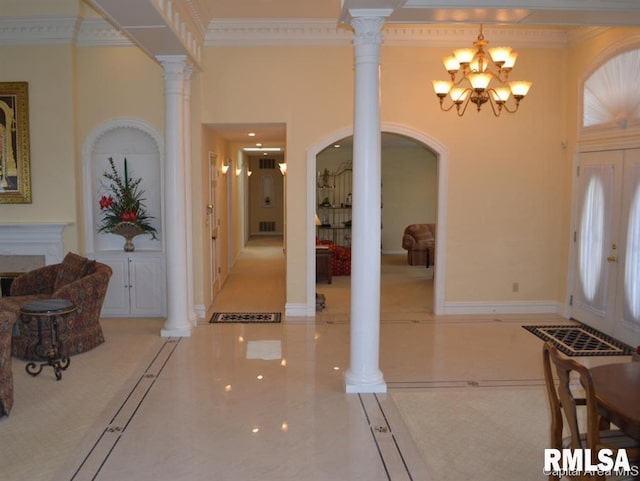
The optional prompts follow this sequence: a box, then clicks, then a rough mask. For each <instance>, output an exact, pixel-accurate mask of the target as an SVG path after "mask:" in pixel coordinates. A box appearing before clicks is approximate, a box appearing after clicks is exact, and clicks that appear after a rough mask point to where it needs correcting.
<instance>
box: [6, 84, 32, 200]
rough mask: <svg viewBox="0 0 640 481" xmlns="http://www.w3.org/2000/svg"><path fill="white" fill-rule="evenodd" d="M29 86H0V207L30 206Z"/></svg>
mask: <svg viewBox="0 0 640 481" xmlns="http://www.w3.org/2000/svg"><path fill="white" fill-rule="evenodd" d="M28 91H29V85H28V83H27V82H0V204H30V203H31V162H30V160H29V92H28Z"/></svg>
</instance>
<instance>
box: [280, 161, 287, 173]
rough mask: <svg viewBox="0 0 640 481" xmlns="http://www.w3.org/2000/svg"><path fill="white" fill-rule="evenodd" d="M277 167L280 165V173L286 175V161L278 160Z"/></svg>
mask: <svg viewBox="0 0 640 481" xmlns="http://www.w3.org/2000/svg"><path fill="white" fill-rule="evenodd" d="M278 167H280V173H281V174H282V175H287V163H286V162H280V163H279V164H278Z"/></svg>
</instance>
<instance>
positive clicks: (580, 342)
mask: <svg viewBox="0 0 640 481" xmlns="http://www.w3.org/2000/svg"><path fill="white" fill-rule="evenodd" d="M522 327H524V328H525V329H526V330H527V331H529V332H531V333H533V334H535V335H536V336H538V337H539V338H540V339H543V340H544V341H551V343H552V344H553V345H554V346H555V347H556V349H558V350H559V351H561V352H563V353H565V354H566V355H567V356H630V355H631V354H632V352H633V349H632V348H631V347H630V346H628V345H626V344H625V343H623V342H620V341H618V340H616V339H613V338H612V337H610V336H607V335H606V334H603V333H602V332H600V331H598V330H596V329H593V328H592V327H589V326H585V325H584V324H580V325H577V326H568V325H564V326H522Z"/></svg>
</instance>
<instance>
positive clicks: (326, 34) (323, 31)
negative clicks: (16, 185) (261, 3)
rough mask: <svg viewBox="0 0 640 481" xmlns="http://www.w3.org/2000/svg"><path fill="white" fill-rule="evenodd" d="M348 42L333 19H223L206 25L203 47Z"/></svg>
mask: <svg viewBox="0 0 640 481" xmlns="http://www.w3.org/2000/svg"><path fill="white" fill-rule="evenodd" d="M352 39H353V32H352V31H351V30H350V29H349V28H345V27H343V26H339V25H338V23H337V21H335V20H314V19H287V20H279V19H273V20H262V19H249V20H247V19H226V20H212V21H211V22H209V25H208V26H207V32H206V34H205V39H204V45H205V47H220V46H250V45H291V46H298V45H350V43H351V41H352Z"/></svg>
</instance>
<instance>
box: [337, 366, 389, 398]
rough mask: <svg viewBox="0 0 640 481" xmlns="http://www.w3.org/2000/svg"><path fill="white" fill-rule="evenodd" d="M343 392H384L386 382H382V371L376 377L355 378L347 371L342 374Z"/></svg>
mask: <svg viewBox="0 0 640 481" xmlns="http://www.w3.org/2000/svg"><path fill="white" fill-rule="evenodd" d="M344 383H345V392H346V393H347V394H357V393H363V394H364V393H386V392H387V383H385V382H384V378H383V377H382V373H381V372H380V376H378V377H376V379H368V380H367V379H357V378H356V377H355V376H353V375H352V374H350V372H349V371H347V373H346V374H345V376H344Z"/></svg>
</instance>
